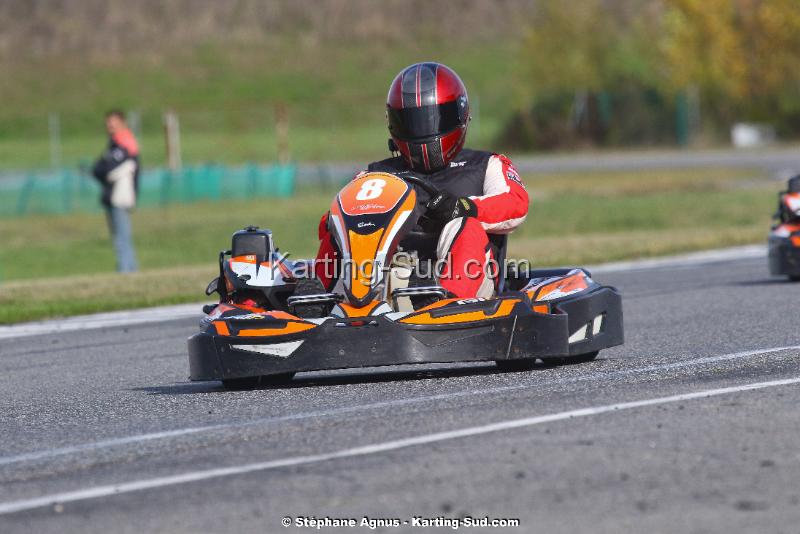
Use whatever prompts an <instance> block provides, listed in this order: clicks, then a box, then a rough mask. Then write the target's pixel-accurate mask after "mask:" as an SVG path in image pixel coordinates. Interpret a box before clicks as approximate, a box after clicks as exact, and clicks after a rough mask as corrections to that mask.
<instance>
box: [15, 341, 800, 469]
mask: <svg viewBox="0 0 800 534" xmlns="http://www.w3.org/2000/svg"><path fill="white" fill-rule="evenodd" d="M786 350H800V345H792V346H786V347H773V348H770V349H758V350H750V351H746V352H734V353H731V354H720V355H717V356H707V357H703V358H695V359H691V360H681V361H677V362H672V363H664V364H657V365H648V366H645V367H638V368H635V369H624V370H620V371H611V372H608V373H604V374H601V375H596V374H592V375H585V376H578V377H569V378H560V379H556V380H549V381H545V382H535V383H526V384H515V385H513V386H498V387H494V388H485V389H470V390H464V391H454V392H451V393H440V394H437V395H426V396H421V397H411V398H406V399H395V400H389V401H382V402H374V403H369V404H359V405H356V406H344V407H341V408H333V409H330V410H320V411H314V412H301V413H296V414H291V415H283V416H277V417H264V418H260V419H253V420H249V421H240V422H236V423H221V424H215V425H204V426H196V427H188V428H179V429H175V430H165V431H162V432H152V433H148V434H138V435H134V436H125V437H120V438H112V439H107V440H102V441H96V442H93V443H84V444H79V445H72V446H69V447H61V448H57V449H48V450H41V451H33V452H28V453H23V454H17V455H14V456H5V457H0V466H3V465H12V464H16V463H21V462H29V461H35V460H46V459H50V458H55V457H58V456H64V455H68V454H77V453H81V452H92V451H96V450H101V449H107V448H112V447H116V446H124V445H132V444H135V443H144V442H148V441H157V440H160V439H168V438H174V437H181V436H187V435H192V434H200V433H207V432H214V431H218V430H230V429H234V428H247V427H255V426H262V425H269V424H276V423H283V422H287V421H297V420H302V419H311V418H318V417H333V416H337V415H345V414H350V413H356V412H366V411H369V410H376V409H382V408H397V407H400V406H406V405H411V404H420V403H425V402H438V401H447V400H452V399H457V398H463V397H472V396H477V395H491V394H497V393H506V392H509V391H517V390H520V389H529V388H533V387H541V386H544V385H550V386H552V385H557V384H568V383H575V382H584V381H588V380H596V379H609V378H616V377H620V376H627V375H632V374H637V373H649V372H655V371H667V370H671V369H681V368H684V367H690V366H696V365H705V364H710V363H718V362H723V361H729V360H737V359H743V358H748V357H751V356H760V355H762V354H770V353H774V352H782V351H786Z"/></svg>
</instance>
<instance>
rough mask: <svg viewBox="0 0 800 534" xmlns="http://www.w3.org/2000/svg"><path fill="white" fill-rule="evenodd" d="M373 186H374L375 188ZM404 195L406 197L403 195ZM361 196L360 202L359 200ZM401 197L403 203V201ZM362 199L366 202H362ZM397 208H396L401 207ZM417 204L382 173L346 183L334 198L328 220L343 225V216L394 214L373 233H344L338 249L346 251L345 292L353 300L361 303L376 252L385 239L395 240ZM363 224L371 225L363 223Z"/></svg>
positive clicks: (402, 185) (399, 183)
mask: <svg viewBox="0 0 800 534" xmlns="http://www.w3.org/2000/svg"><path fill="white" fill-rule="evenodd" d="M376 184H377V185H376ZM406 193H408V194H407V195H406ZM359 195H361V198H359ZM403 196H405V199H403ZM365 197H366V198H365ZM401 202H402V204H400V205H399V206H398V204H399V203H401ZM416 203H417V195H416V192H415V191H414V190H413V189H412V188H411V187H410V186H409V185H408V184H407V183H406V182H404V181H403V180H401V179H400V178H398V177H396V176H394V175H392V174H388V173H383V172H372V173H366V174H364V175H362V176H360V177H358V178H356V179H355V180H353V181H352V182H350V183H349V184H348V185H347V186H346V187H345V188H344V189H342V191H341V192H340V193H339V195H338V196H337V198H336V200H334V201H333V204H332V205H331V216H333V217H336V218H337V220H339V221H342V222H343V221H344V214H346V215H350V216H359V215H380V214H382V213H389V212H392V211H393V210H394V214H393V216H392V218H391V220H390V221H388V222H387V223H385V224H382V225H379V226H381V227H377V228H376V229H375V231H374V232H372V233H368V234H362V233H358V232H356V231H354V230H353V229H349V228H348V229H347V230H346V232H347V235H346V236H342V238H343V239H347V243H342V247H345V248H346V249H347V250H345V251H344V252H346V253H348V254H347V255H349V257H350V260H351V262H352V263H351V264H350V265H348V266H347V269H349V271H350V272H349V274H348V275H347V277H346V280H347V282H349V289H350V292H351V293H352V295H353V296H354V297H355V298H356V299H363V298H365V297H366V296H367V294H368V293H369V290H370V287H371V285H372V274H373V273H372V270H373V267H374V262H375V259H376V257H377V256H378V252H379V251H382V250H385V251H386V252H387V253H388V252H391V251H390V250H388V249H389V248H390V247H389V246H388V245H389V243H387V240H388V239H392V238H394V237H396V236H397V232H394V231H393V230H394V228H395V226H397V225H400V224H403V222H404V221H405V220H406V218H407V217H408V215H409V214H410V213H411V212H412V211H413V210H414V207H415V206H416ZM364 224H373V223H372V221H370V220H369V219H367V221H366V222H365V223H364Z"/></svg>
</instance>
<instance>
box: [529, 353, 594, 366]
mask: <svg viewBox="0 0 800 534" xmlns="http://www.w3.org/2000/svg"><path fill="white" fill-rule="evenodd" d="M598 354H600V351H599V350H596V351H593V352H587V353H586V354H576V355H575V356H562V357H559V358H544V359H543V361H544V363H545V365H572V364H576V363H586V362H590V361H592V360H594V359H595V358H597V355H598Z"/></svg>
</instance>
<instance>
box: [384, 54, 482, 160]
mask: <svg viewBox="0 0 800 534" xmlns="http://www.w3.org/2000/svg"><path fill="white" fill-rule="evenodd" d="M386 119H387V122H388V123H389V133H390V134H391V136H392V141H394V144H395V146H396V147H397V150H398V151H399V152H400V153H401V154H402V155H403V157H404V158H405V160H406V162H407V163H408V164H409V165H410V166H411V168H412V169H414V170H416V171H421V172H426V173H429V172H434V171H437V170H439V169H443V168H444V167H445V166H446V165H447V164H448V163H450V161H451V160H452V159H453V158H455V157H456V155H457V154H458V153H459V151H461V148H462V147H463V146H464V139H465V138H466V136H467V124H468V123H469V119H470V116H469V100H468V99H467V88H466V87H464V82H462V81H461V78H459V77H458V74H456V73H455V72H454V71H453V70H452V69H450V68H449V67H446V66H445V65H442V64H441V63H416V64H414V65H411V66H410V67H406V68H405V69H403V70H402V71H401V72H400V74H398V75H397V76H396V77H395V79H394V81H392V85H391V87H389V96H388V97H387V102H386Z"/></svg>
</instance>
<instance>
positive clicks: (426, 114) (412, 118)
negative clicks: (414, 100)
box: [388, 101, 467, 141]
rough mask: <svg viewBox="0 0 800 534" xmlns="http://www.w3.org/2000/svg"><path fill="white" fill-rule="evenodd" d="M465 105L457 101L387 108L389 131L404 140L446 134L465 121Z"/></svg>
mask: <svg viewBox="0 0 800 534" xmlns="http://www.w3.org/2000/svg"><path fill="white" fill-rule="evenodd" d="M466 114H467V111H466V105H461V106H459V103H458V101H453V102H447V103H444V104H439V105H435V106H422V107H419V108H404V109H392V108H389V109H388V116H389V131H390V132H391V133H392V135H394V136H395V137H397V138H398V139H402V140H404V141H415V140H422V139H426V138H430V137H435V136H439V135H443V134H446V133H447V132H450V131H452V130H454V129H455V128H456V127H458V126H462V125H463V124H465V123H466V120H465V119H466Z"/></svg>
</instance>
